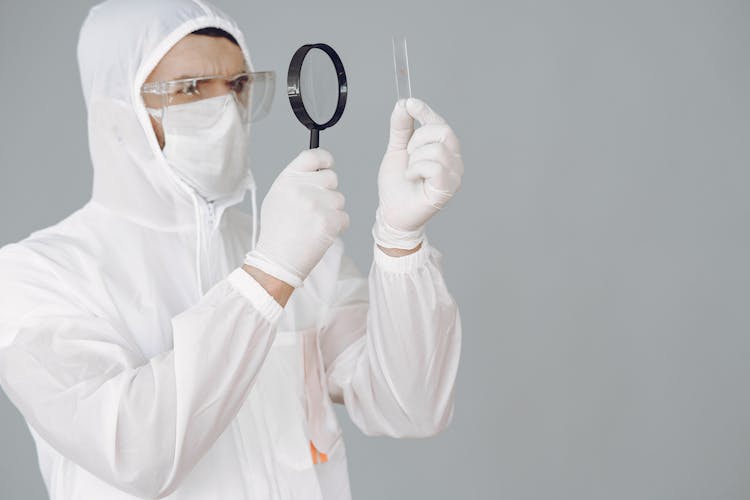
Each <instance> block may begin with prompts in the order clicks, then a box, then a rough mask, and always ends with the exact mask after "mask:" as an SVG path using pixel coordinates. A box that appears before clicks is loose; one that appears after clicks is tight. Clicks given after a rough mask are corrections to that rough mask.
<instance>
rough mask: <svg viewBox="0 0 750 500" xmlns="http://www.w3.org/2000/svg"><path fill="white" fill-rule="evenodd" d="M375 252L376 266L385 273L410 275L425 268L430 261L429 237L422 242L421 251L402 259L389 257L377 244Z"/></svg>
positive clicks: (404, 256)
mask: <svg viewBox="0 0 750 500" xmlns="http://www.w3.org/2000/svg"><path fill="white" fill-rule="evenodd" d="M418 244H419V243H417V245H418ZM415 246H416V245H415ZM386 248H388V247H386ZM373 252H374V260H375V264H376V265H377V266H378V267H379V268H380V269H382V270H383V271H386V272H389V273H410V272H412V271H414V270H415V269H418V268H419V267H421V266H423V265H424V264H425V263H426V262H427V261H428V260H429V257H430V243H429V242H428V241H427V237H425V238H424V239H423V240H422V247H421V248H420V249H419V250H417V251H416V252H414V253H410V254H409V255H403V256H401V257H393V256H391V255H388V254H387V253H385V252H383V251H382V250H381V249H380V248H379V247H378V244H377V243H376V244H375V245H374V249H373Z"/></svg>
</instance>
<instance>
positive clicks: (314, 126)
mask: <svg viewBox="0 0 750 500" xmlns="http://www.w3.org/2000/svg"><path fill="white" fill-rule="evenodd" d="M312 49H320V50H322V51H323V52H325V53H326V54H328V57H330V58H331V62H333V67H334V68H335V69H336V78H337V79H338V82H339V99H338V102H337V103H336V111H335V112H334V113H333V116H332V117H331V119H330V120H328V121H327V122H325V123H323V124H320V123H318V122H316V121H315V120H313V119H312V118H311V117H310V115H309V114H308V113H307V110H306V109H305V104H304V103H303V102H302V89H301V86H300V76H301V74H302V63H303V62H304V60H305V57H306V56H307V53H308V52H310V51H311V50H312ZM287 88H288V95H289V103H290V104H291V105H292V111H294V114H295V116H296V117H297V119H298V120H299V121H301V122H302V124H303V125H304V126H305V127H307V128H308V129H310V130H325V129H327V128H328V127H331V126H333V125H335V124H336V122H338V121H339V118H341V115H343V114H344V108H345V107H346V96H347V93H348V87H347V83H346V71H344V65H343V63H342V62H341V58H340V57H339V55H338V54H337V53H336V51H335V50H333V48H331V46H330V45H326V44H325V43H311V44H307V45H303V46H302V47H300V48H299V49H297V52H295V53H294V56H292V60H291V62H290V63H289V73H288V74H287Z"/></svg>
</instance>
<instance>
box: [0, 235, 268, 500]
mask: <svg viewBox="0 0 750 500" xmlns="http://www.w3.org/2000/svg"><path fill="white" fill-rule="evenodd" d="M34 256H35V254H32V255H31V256H30V255H29V254H28V252H21V251H19V249H18V248H17V246H16V245H8V246H6V247H5V248H4V249H3V250H2V251H0V384H1V385H2V387H3V389H4V390H5V392H6V394H7V395H8V397H9V398H10V400H11V401H12V402H13V403H14V404H15V405H16V407H17V408H18V409H19V410H20V412H21V414H22V415H23V416H24V417H25V418H26V420H27V422H28V423H29V425H30V426H31V427H32V428H33V429H34V430H35V431H36V432H37V433H38V434H39V435H40V436H42V437H43V438H44V439H45V440H46V441H47V442H48V443H49V444H50V445H51V446H53V447H54V448H55V449H56V450H57V451H59V452H60V453H61V454H63V455H65V456H66V457H68V458H69V459H71V460H72V461H74V462H75V463H76V464H78V465H79V466H81V467H83V468H85V469H86V470H88V471H89V472H91V473H92V474H94V475H96V476H97V477H99V478H101V479H102V480H104V481H106V482H108V483H110V484H112V485H113V486H115V487H117V488H119V489H121V490H123V491H125V492H128V493H130V494H133V495H135V496H139V497H148V498H155V497H156V498H159V497H163V496H166V495H168V494H169V493H171V492H172V491H174V490H175V489H176V488H177V487H178V486H179V484H180V482H181V480H182V479H183V478H184V477H185V476H186V475H187V474H188V472H190V470H191V469H192V468H193V466H194V465H195V464H196V463H197V462H198V461H199V460H200V458H201V457H202V456H203V455H204V454H205V453H206V451H207V450H208V449H209V448H210V446H211V445H212V444H213V443H214V442H215V441H216V439H217V438H218V437H219V436H220V435H221V433H222V432H223V431H224V430H225V428H226V427H227V426H228V424H229V423H230V421H231V420H232V419H233V418H234V416H235V415H236V414H237V412H238V411H239V408H240V407H241V405H242V403H243V402H244V400H245V398H246V396H247V394H248V392H249V390H250V387H251V385H252V383H253V380H254V378H255V375H256V373H257V372H258V370H259V369H260V367H261V365H262V363H263V361H264V359H265V356H266V354H267V352H268V350H269V347H270V345H271V343H272V341H273V338H274V335H275V327H276V326H275V325H276V323H277V320H278V318H279V315H280V313H281V307H280V306H279V305H278V304H277V303H276V302H275V301H274V299H273V298H272V297H271V296H270V295H268V294H267V293H266V292H265V290H264V289H263V288H262V287H261V286H260V285H259V284H258V283H257V282H255V280H254V279H253V278H252V277H250V276H249V275H248V274H247V273H245V271H244V270H242V269H241V268H237V269H235V270H234V271H233V272H232V273H231V274H230V275H229V276H228V277H227V278H225V279H224V280H222V281H220V282H219V283H217V284H216V285H215V286H214V287H212V288H211V289H210V290H208V291H207V292H206V293H205V295H204V296H203V297H202V298H201V299H200V301H199V302H197V303H196V304H195V305H194V306H192V307H190V308H189V309H187V310H185V311H183V312H182V313H180V314H178V315H176V316H175V317H173V318H172V320H171V329H172V331H171V332H167V333H171V335H172V336H173V338H174V345H173V348H172V349H170V350H168V351H166V352H163V353H161V354H159V355H157V356H154V357H152V358H151V359H145V358H144V356H143V355H142V354H141V353H140V352H139V350H138V349H137V348H134V347H133V346H132V345H130V344H128V343H127V342H125V341H124V340H123V336H121V335H119V334H118V331H117V328H116V326H115V325H113V324H112V323H110V322H109V321H108V320H107V319H106V318H103V317H100V316H97V315H95V314H92V313H90V312H88V311H85V310H82V308H81V307H80V306H79V305H78V303H77V302H76V301H75V300H73V299H72V297H73V293H71V291H70V290H68V289H66V288H65V286H64V283H60V280H58V279H56V278H55V276H54V273H53V272H51V271H50V269H47V268H45V266H44V264H46V262H45V261H42V259H41V257H36V258H33V257H34ZM47 267H50V266H47ZM153 333H154V335H161V334H163V333H165V332H153Z"/></svg>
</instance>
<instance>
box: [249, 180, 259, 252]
mask: <svg viewBox="0 0 750 500" xmlns="http://www.w3.org/2000/svg"><path fill="white" fill-rule="evenodd" d="M255 190H256V188H255V183H253V185H252V186H250V198H251V200H252V204H253V241H252V243H253V248H252V249H253V250H255V247H256V246H257V245H258V204H257V203H256V200H255Z"/></svg>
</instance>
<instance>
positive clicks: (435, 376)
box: [321, 240, 461, 438]
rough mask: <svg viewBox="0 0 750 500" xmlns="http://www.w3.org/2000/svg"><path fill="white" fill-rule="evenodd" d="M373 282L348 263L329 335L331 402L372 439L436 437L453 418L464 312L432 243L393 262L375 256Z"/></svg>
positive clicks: (325, 335)
mask: <svg viewBox="0 0 750 500" xmlns="http://www.w3.org/2000/svg"><path fill="white" fill-rule="evenodd" d="M373 251H374V259H373V263H372V266H371V268H370V273H369V277H368V278H367V279H365V278H363V277H362V276H361V274H360V273H359V272H358V270H357V268H356V266H355V265H354V263H353V262H352V260H351V259H350V258H349V257H347V256H345V255H344V256H343V257H342V261H341V266H340V270H339V278H338V281H337V285H336V291H335V293H334V298H333V300H332V301H331V304H330V307H329V309H328V314H327V319H326V324H325V326H324V328H323V329H322V334H321V350H322V353H323V359H324V362H325V365H326V373H327V382H328V387H329V393H330V396H331V398H332V399H333V400H334V401H336V402H338V403H343V404H344V405H345V406H346V410H347V412H348V413H349V415H350V417H351V419H352V421H353V422H354V423H355V424H356V425H357V427H359V429H361V430H362V432H363V433H365V434H366V435H385V436H392V437H400V438H401V437H426V436H432V435H434V434H436V433H438V432H440V431H442V430H443V429H445V428H446V427H447V425H448V424H449V422H450V420H451V419H452V415H453V408H454V386H455V380H456V372H457V369H458V361H459V355H460V347H461V319H460V314H459V310H458V306H457V304H456V302H455V300H454V299H453V297H452V296H451V294H450V293H449V292H448V288H447V286H446V283H445V280H444V278H443V274H442V254H441V253H440V252H439V251H438V250H437V249H435V248H434V247H432V246H431V245H430V244H429V242H428V241H426V240H425V241H424V243H423V246H422V248H421V249H420V250H418V251H417V252H415V253H413V254H410V255H407V256H404V257H391V256H389V255H387V254H385V253H384V252H383V251H382V250H380V249H379V248H378V247H377V245H375V246H374V248H373Z"/></svg>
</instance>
